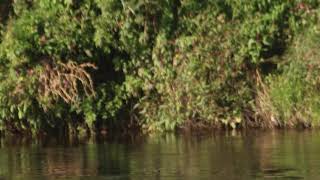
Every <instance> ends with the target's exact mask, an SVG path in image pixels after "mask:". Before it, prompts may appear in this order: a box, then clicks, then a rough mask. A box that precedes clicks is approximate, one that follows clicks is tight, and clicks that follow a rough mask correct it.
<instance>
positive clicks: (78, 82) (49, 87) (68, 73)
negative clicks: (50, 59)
mask: <svg viewBox="0 0 320 180" xmlns="http://www.w3.org/2000/svg"><path fill="white" fill-rule="evenodd" d="M87 68H93V69H96V68H97V67H96V66H95V65H94V64H91V63H82V64H77V63H75V62H72V61H69V62H67V63H62V62H58V63H56V64H54V65H51V64H49V63H44V68H43V71H42V72H41V73H40V77H39V83H40V94H41V96H43V97H49V98H53V99H57V98H62V99H63V100H64V101H65V102H66V103H69V104H72V103H76V102H77V100H78V99H79V94H80V92H79V91H83V92H84V93H85V95H87V96H94V95H95V91H94V87H93V82H92V78H91V76H90V74H89V73H88V72H87V70H86V69H87Z"/></svg>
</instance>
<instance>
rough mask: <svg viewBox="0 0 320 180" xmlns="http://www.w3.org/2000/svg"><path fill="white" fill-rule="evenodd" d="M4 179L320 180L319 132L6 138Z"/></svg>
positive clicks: (0, 179) (0, 165)
mask: <svg viewBox="0 0 320 180" xmlns="http://www.w3.org/2000/svg"><path fill="white" fill-rule="evenodd" d="M0 147H1V148H0V180H5V179H13V180H20V179H21V180H37V179H39V180H40V179H41V180H64V179H66V180H67V179H68V180H104V179H105V180H113V179H114V180H127V179H130V180H141V179H148V180H152V179H159V180H160V179H163V180H176V179H181V180H188V179H190V180H202V179H210V180H211V179H217V180H229V179H230V180H251V179H257V180H260V179H311V180H319V179H320V132H317V131H303V132H298V131H273V132H270V131H269V132H246V133H243V132H242V133H239V132H238V133H235V132H234V133H219V134H207V135H201V136H199V135H197V136H196V135H192V136H191V135H179V136H177V135H164V136H150V137H122V138H120V139H113V140H110V139H100V140H93V139H91V140H82V141H80V140H79V141H77V140H74V141H71V140H61V139H60V140H57V139H55V138H49V139H44V140H32V141H26V140H21V139H19V138H6V139H2V140H1V142H0Z"/></svg>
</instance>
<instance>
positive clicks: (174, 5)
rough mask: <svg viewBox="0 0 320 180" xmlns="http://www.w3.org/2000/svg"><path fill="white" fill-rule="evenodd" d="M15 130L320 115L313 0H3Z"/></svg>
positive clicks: (303, 120)
mask: <svg viewBox="0 0 320 180" xmlns="http://www.w3.org/2000/svg"><path fill="white" fill-rule="evenodd" d="M0 10H1V11H0V13H1V14H0V22H1V26H0V28H1V36H0V69H1V71H0V123H1V129H2V130H3V131H8V132H13V133H28V134H37V133H48V132H49V133H50V132H61V133H62V132H74V133H79V132H80V133H81V132H88V133H90V132H101V131H105V130H107V131H110V130H112V129H121V128H125V129H127V128H141V129H143V130H146V131H170V130H174V129H177V128H217V127H222V128H236V127H238V126H239V127H292V126H301V125H302V126H304V127H309V126H317V125H320V101H319V100H320V94H319V93H318V91H319V88H320V79H319V78H318V75H319V73H320V61H319V58H320V53H319V52H318V49H319V47H320V44H319V43H318V39H320V29H319V28H320V27H319V25H318V24H319V20H318V17H319V13H320V7H319V2H318V1H317V0H203V1H197V0H152V1H150V0H19V1H12V0H3V1H1V3H0Z"/></svg>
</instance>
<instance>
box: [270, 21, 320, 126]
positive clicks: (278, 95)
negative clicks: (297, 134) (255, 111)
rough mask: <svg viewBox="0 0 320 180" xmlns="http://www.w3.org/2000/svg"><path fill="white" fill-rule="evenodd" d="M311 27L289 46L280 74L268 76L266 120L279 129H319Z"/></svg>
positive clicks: (316, 35)
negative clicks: (287, 126) (276, 122)
mask: <svg viewBox="0 0 320 180" xmlns="http://www.w3.org/2000/svg"><path fill="white" fill-rule="evenodd" d="M317 29H318V25H316V26H313V27H311V28H310V29H308V30H306V32H304V34H305V35H304V36H299V37H298V38H296V40H295V41H294V42H293V43H292V47H291V48H290V49H289V50H288V52H287V53H286V55H284V58H285V60H286V61H284V63H283V64H282V65H281V68H280V69H281V72H280V73H279V74H277V75H270V76H269V77H268V78H267V79H268V86H267V88H266V90H267V93H268V98H269V99H270V101H269V102H268V103H269V106H272V107H274V108H273V109H272V111H271V112H270V113H269V114H268V116H266V117H265V120H268V119H270V118H271V117H270V116H274V117H273V118H274V119H276V120H277V121H280V124H281V125H289V126H294V125H297V124H298V125H299V124H300V123H302V124H304V125H307V126H309V125H313V126H317V125H319V118H320V111H319V108H320V104H319V100H320V96H319V93H318V92H319V83H320V81H319V78H318V76H319V73H320V71H319V70H320V69H319V62H318V61H319V56H320V54H319V52H318V49H319V43H318V40H319V37H320V34H319V31H318V30H317Z"/></svg>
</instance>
